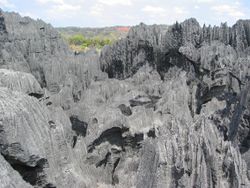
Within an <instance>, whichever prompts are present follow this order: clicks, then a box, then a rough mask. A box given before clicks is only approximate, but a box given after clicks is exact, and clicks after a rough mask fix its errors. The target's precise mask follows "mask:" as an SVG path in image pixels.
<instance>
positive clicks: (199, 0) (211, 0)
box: [195, 0, 215, 3]
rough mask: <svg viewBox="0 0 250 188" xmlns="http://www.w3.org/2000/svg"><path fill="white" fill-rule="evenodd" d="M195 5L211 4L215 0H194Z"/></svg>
mask: <svg viewBox="0 0 250 188" xmlns="http://www.w3.org/2000/svg"><path fill="white" fill-rule="evenodd" d="M195 2H197V3H213V2H215V0H195Z"/></svg>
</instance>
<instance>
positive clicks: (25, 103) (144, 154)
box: [0, 11, 250, 188]
mask: <svg viewBox="0 0 250 188" xmlns="http://www.w3.org/2000/svg"><path fill="white" fill-rule="evenodd" d="M249 31H250V21H249V20H239V21H238V22H237V23H236V24H235V25H234V26H232V27H228V26H227V25H226V24H221V26H220V27H217V26H215V27H213V28H212V27H211V26H208V27H206V26H203V27H200V25H199V23H198V22H197V21H196V20H195V19H194V18H191V19H189V20H186V21H184V22H183V23H175V24H173V25H172V26H167V27H166V26H158V25H153V26H147V25H145V24H140V25H138V26H135V27H132V28H131V30H130V31H129V34H128V36H127V37H126V38H124V39H121V40H119V41H117V42H116V43H115V44H113V45H111V46H106V47H105V48H104V49H103V50H102V51H101V54H99V53H98V52H96V51H94V50H90V51H88V52H86V53H82V54H74V53H73V52H71V51H70V50H69V48H68V46H67V44H65V42H64V41H63V40H62V38H61V37H60V35H59V34H58V33H57V32H56V31H55V30H54V29H53V27H52V26H50V25H47V24H46V23H44V22H43V21H41V20H37V21H34V20H32V19H30V18H28V17H24V18H23V17H21V16H19V15H18V14H16V13H6V12H3V11H0V68H1V69H0V86H1V87H0V109H1V110H0V152H1V155H0V170H1V171H0V187H3V188H6V187H13V188H19V187H59V188H66V187H75V188H80V187H117V188H123V187H126V188H127V187H138V188H141V187H148V188H165V187H169V188H172V187H200V188H203V187H208V188H210V187H211V188H212V187H213V188H214V187H215V188H217V187H218V188H221V187H223V188H224V187H225V188H227V187H239V188H241V187H250V175H249V174H250V165H249V164H250V157H249V156H250V154H249V151H250V150H249V148H250V136H249V135H250V131H249V130H250V125H249V122H250V118H249V117H250V94H249V92H248V91H249V87H250V85H249V84H250V83H249V73H250V72H249V70H250V66H249V65H250V56H249V54H250V53H249V52H250V51H249V49H250V47H249V46H250V42H249V41H250V38H249V36H250V33H249ZM101 70H102V71H103V72H102V71H101ZM29 95H30V96H29Z"/></svg>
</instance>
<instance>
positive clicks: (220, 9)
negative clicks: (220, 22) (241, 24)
mask: <svg viewBox="0 0 250 188" xmlns="http://www.w3.org/2000/svg"><path fill="white" fill-rule="evenodd" d="M211 9H212V10H213V11H215V12H216V13H217V14H220V15H227V16H230V17H233V18H235V19H240V18H242V17H244V16H245V14H244V13H243V12H242V11H241V10H240V8H239V7H238V6H232V5H228V4H223V5H216V6H213V7H212V8H211Z"/></svg>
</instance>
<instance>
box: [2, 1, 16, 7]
mask: <svg viewBox="0 0 250 188" xmlns="http://www.w3.org/2000/svg"><path fill="white" fill-rule="evenodd" d="M0 7H5V8H15V5H14V4H13V3H11V2H10V1H9V0H0Z"/></svg>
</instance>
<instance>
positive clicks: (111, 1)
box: [97, 0, 132, 6]
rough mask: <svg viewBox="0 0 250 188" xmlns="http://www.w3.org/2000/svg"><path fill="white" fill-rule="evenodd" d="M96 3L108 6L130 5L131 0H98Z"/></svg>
mask: <svg viewBox="0 0 250 188" xmlns="http://www.w3.org/2000/svg"><path fill="white" fill-rule="evenodd" d="M98 3H101V4H104V5H108V6H115V5H123V6H131V5H132V1H131V0H99V1H98ZM98 3H97V4H98Z"/></svg>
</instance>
